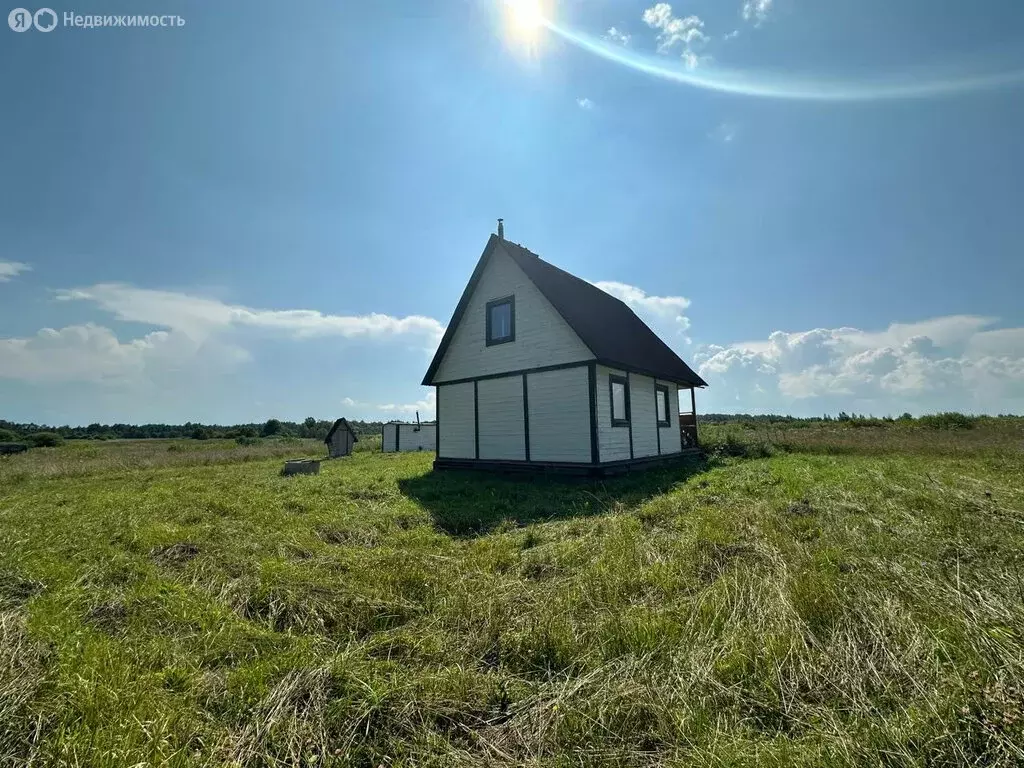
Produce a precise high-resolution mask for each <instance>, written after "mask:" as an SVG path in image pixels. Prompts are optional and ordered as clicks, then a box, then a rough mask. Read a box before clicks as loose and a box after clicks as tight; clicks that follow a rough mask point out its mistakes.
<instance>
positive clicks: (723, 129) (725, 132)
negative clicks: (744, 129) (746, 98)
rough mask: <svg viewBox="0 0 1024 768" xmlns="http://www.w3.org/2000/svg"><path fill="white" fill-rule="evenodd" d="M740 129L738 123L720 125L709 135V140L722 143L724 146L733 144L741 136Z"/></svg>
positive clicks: (727, 122)
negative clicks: (738, 135)
mask: <svg viewBox="0 0 1024 768" xmlns="http://www.w3.org/2000/svg"><path fill="white" fill-rule="evenodd" d="M739 130H740V127H739V125H737V124H736V123H733V122H729V121H726V122H724V123H720V124H719V125H718V127H717V128H715V130H713V131H711V133H709V134H708V137H709V138H712V139H714V140H715V141H720V142H722V143H723V144H729V143H731V142H732V141H733V140H734V139H735V138H736V136H737V134H739Z"/></svg>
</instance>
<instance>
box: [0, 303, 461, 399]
mask: <svg viewBox="0 0 1024 768" xmlns="http://www.w3.org/2000/svg"><path fill="white" fill-rule="evenodd" d="M57 299H58V300H60V301H84V302H89V303H91V304H94V305H95V306H97V307H98V308H99V309H101V310H103V311H105V312H108V313H110V314H111V315H113V316H114V317H116V318H117V319H119V320H122V321H127V322H136V323H143V324H146V325H151V326H155V327H156V328H158V329H160V330H157V331H153V332H151V333H147V334H145V335H143V336H140V337H138V338H134V339H130V340H128V341H124V342H122V341H120V340H119V339H118V337H117V335H116V334H115V333H114V331H112V330H111V329H110V328H107V327H104V326H102V325H98V324H95V323H87V324H84V325H72V326H68V327H65V328H61V329H59V330H58V329H53V328H44V329H42V330H41V331H39V332H38V333H37V334H36V335H35V336H30V337H26V338H7V339H0V378H7V379H18V380H22V381H34V382H43V381H51V382H60V381H84V382H94V383H98V382H104V383H109V382H124V381H129V380H142V379H147V380H149V381H151V382H152V381H157V380H159V381H165V382H166V381H170V380H175V381H177V380H178V379H179V378H180V376H181V375H195V374H196V373H197V372H199V371H202V373H203V375H207V374H215V373H216V372H218V371H221V372H222V371H225V370H229V369H231V368H233V367H235V366H237V365H238V364H239V363H243V362H246V361H248V360H250V359H251V358H252V354H251V353H250V352H249V350H248V349H247V347H248V344H247V343H245V342H246V341H251V340H252V336H253V334H256V335H257V336H260V335H263V336H266V335H271V336H272V335H284V336H287V337H291V338H296V339H312V338H329V337H338V338H345V339H356V340H372V341H381V342H384V341H406V342H409V343H410V344H411V346H412V347H413V348H414V349H420V350H428V351H433V350H434V349H436V347H437V344H438V343H439V341H440V338H441V335H442V333H443V331H444V328H443V326H442V325H441V324H440V323H439V322H438V321H437V320H434V319H433V318H429V317H423V316H420V315H410V316H408V317H393V316H391V315H386V314H381V313H370V314H366V315H331V314H324V313H322V312H318V311H316V310H305V309H298V310H269V309H254V308H251V307H245V306H240V305H232V304H226V303H224V302H221V301H218V300H216V299H207V298H202V297H198V296H192V295H189V294H185V293H175V292H171V291H154V290H148V289H143V288H135V287H132V286H128V285H122V284H116V283H104V284H99V285H94V286H91V287H88V288H75V289H70V290H61V291H58V292H57ZM243 337H244V338H243ZM175 374H178V376H176V375H175Z"/></svg>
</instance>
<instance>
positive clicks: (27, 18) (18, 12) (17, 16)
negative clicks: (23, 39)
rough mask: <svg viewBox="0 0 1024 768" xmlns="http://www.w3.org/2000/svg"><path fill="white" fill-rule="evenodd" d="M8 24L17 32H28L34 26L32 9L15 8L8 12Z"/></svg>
mask: <svg viewBox="0 0 1024 768" xmlns="http://www.w3.org/2000/svg"><path fill="white" fill-rule="evenodd" d="M7 26H9V27H10V28H11V29H13V30H14V31H15V32H27V31H28V30H29V29H31V28H32V11H27V10H25V9H24V8H15V9H14V10H13V11H11V12H10V13H8V14H7Z"/></svg>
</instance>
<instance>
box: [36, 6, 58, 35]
mask: <svg viewBox="0 0 1024 768" xmlns="http://www.w3.org/2000/svg"><path fill="white" fill-rule="evenodd" d="M32 21H33V22H35V25H36V29H38V30H39V31H40V32H52V31H53V28H54V27H56V26H57V14H56V13H54V12H53V9H52V8H40V9H39V10H38V11H36V15H35V16H33V17H32Z"/></svg>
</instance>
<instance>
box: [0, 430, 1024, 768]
mask: <svg viewBox="0 0 1024 768" xmlns="http://www.w3.org/2000/svg"><path fill="white" fill-rule="evenodd" d="M703 437H704V440H705V444H706V446H707V448H708V454H707V456H706V457H703V458H699V459H698V458H694V459H691V460H689V461H688V462H686V463H681V464H678V465H676V466H672V467H665V468H661V469H656V470H652V471H648V472H643V473H636V474H630V475H626V476H622V477H617V478H612V479H606V480H602V481H596V480H581V479H575V480H559V479H552V478H543V477H542V478H534V479H528V478H520V477H496V476H489V475H485V474H472V473H455V472H450V473H438V474H435V473H433V472H432V471H431V461H432V459H433V455H432V454H403V455H382V454H380V453H379V452H376V451H374V450H365V449H371V448H373V447H374V446H373V440H372V439H366V440H363V441H362V442H361V443H360V447H361V448H363V449H364V450H361V451H360V452H358V453H356V454H354V455H353V456H351V457H349V458H345V459H340V460H335V461H326V462H324V464H323V466H322V471H321V473H320V474H319V475H318V476H295V477H287V478H286V477H282V476H281V475H280V473H279V471H280V468H281V465H282V460H283V459H284V458H287V457H290V456H302V455H307V456H315V455H317V454H319V453H320V452H321V450H322V445H321V444H318V443H316V442H314V441H294V440H293V441H263V442H259V443H257V444H253V445H239V444H237V443H236V442H234V441H224V440H205V441H198V440H180V441H164V440H148V441H109V442H86V441H70V442H68V443H66V444H65V445H63V446H61V447H57V448H37V449H33V450H31V451H29V452H27V453H24V454H19V455H16V456H10V457H5V458H2V459H0V542H2V545H0V765H3V766H8V765H9V766H14V765H24V764H31V765H77V766H111V767H113V766H136V765H170V766H214V765H216V766H220V765H239V766H250V765H252V766H285V765H289V766H291V765H294V766H300V765H302V766H310V765H315V766H321V765H337V766H349V765H351V766H367V767H368V768H370V767H373V768H376V766H414V765H415V766H513V765H536V766H589V765H597V764H600V765H613V766H650V765H664V766H671V765H679V766H682V765H706V766H754V765H757V766H855V765H856V766H859V765H871V766H877V765H886V766H962V765H979V766H982V765H984V766H991V765H1015V764H1021V763H1024V635H1022V633H1024V573H1022V571H1024V421H1022V420H1012V419H1009V420H996V419H994V420H990V421H986V422H982V423H978V424H976V425H975V426H974V427H973V428H971V429H927V428H924V427H921V426H918V425H914V426H901V425H898V424H882V423H880V424H878V425H868V426H861V427H851V426H848V425H842V424H832V425H817V426H814V427H802V428H774V427H753V426H744V425H738V426H723V427H707V428H705V429H704V432H703Z"/></svg>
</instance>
